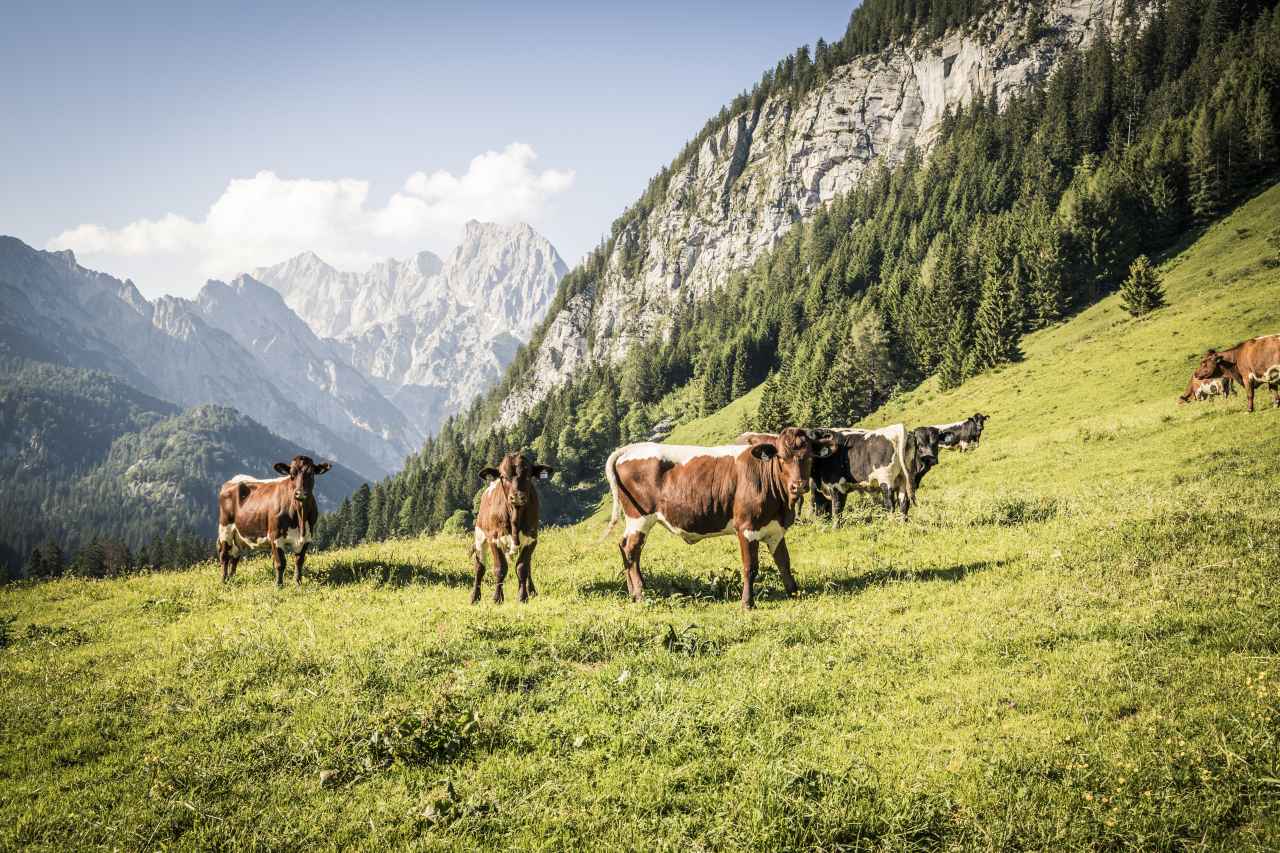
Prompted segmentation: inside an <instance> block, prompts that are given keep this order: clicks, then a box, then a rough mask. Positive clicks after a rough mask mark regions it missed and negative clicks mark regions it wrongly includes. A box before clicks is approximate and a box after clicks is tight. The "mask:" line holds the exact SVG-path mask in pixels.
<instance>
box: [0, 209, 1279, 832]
mask: <svg viewBox="0 0 1280 853" xmlns="http://www.w3.org/2000/svg"><path fill="white" fill-rule="evenodd" d="M1277 223H1280V187H1275V188H1272V189H1271V190H1269V191H1268V192H1266V193H1264V194H1263V195H1261V196H1259V197H1258V198H1256V199H1254V200H1253V201H1252V202H1250V203H1249V204H1247V205H1245V206H1243V207H1242V208H1240V209H1239V210H1237V211H1236V212H1235V213H1234V214H1233V215H1232V216H1230V217H1228V218H1227V219H1225V220H1224V221H1222V222H1220V223H1218V224H1216V225H1214V226H1213V227H1212V228H1210V229H1209V230H1208V231H1207V232H1205V233H1204V234H1203V235H1200V236H1199V238H1198V239H1197V240H1196V241H1195V242H1194V243H1191V242H1190V241H1189V246H1188V247H1187V248H1186V249H1185V251H1182V252H1181V253H1176V254H1174V255H1172V256H1171V257H1169V258H1167V259H1163V265H1162V267H1161V269H1162V271H1163V273H1164V280H1165V285H1166V289H1167V298H1168V302H1169V304H1168V306H1167V307H1165V308H1163V309H1160V310H1159V311H1157V312H1156V313H1155V314H1153V315H1152V316H1150V317H1148V318H1146V319H1143V320H1141V321H1137V320H1133V319H1131V318H1129V317H1128V316H1127V315H1126V314H1124V312H1123V311H1122V309H1121V308H1120V306H1119V304H1118V299H1117V298H1116V297H1111V298H1108V299H1106V300H1104V301H1103V302H1102V303H1100V304H1099V305H1097V306H1095V307H1093V308H1090V309H1089V310H1087V311H1085V312H1083V313H1082V314H1080V315H1078V316H1077V317H1075V318H1073V319H1072V320H1071V321H1070V322H1068V323H1065V324H1062V325H1060V326H1058V327H1055V328H1052V329H1049V330H1046V331H1043V332H1039V333H1036V334H1034V335H1031V336H1029V337H1028V338H1026V339H1025V340H1024V344H1023V351H1024V354H1025V358H1024V360H1022V361H1021V362H1019V363H1016V364H1013V365H1009V366H1006V367H1005V368H1003V369H1001V370H999V371H996V372H994V373H991V374H988V375H984V376H982V377H979V378H977V379H974V380H972V381H970V382H968V383H966V384H965V385H964V386H963V387H961V388H959V389H956V390H954V391H951V392H947V393H942V392H939V391H938V390H937V388H936V386H935V385H934V384H933V383H932V382H930V383H927V384H925V385H924V386H922V387H921V388H919V389H916V390H915V391H914V392H912V393H910V394H907V395H904V396H903V397H901V398H900V399H896V400H895V401H893V403H892V404H891V405H889V406H888V407H886V409H885V410H884V411H883V412H882V413H880V414H879V415H878V416H877V417H876V418H875V419H874V422H875V424H876V425H878V424H880V423H888V422H895V421H899V420H905V421H906V422H907V423H908V424H911V425H918V424H923V423H937V422H942V421H953V420H957V419H959V418H962V417H964V416H967V415H969V414H971V413H972V412H974V411H976V410H981V411H982V412H984V413H986V414H988V415H990V416H991V420H990V422H989V423H988V425H987V430H986V433H985V436H984V440H983V443H982V446H981V447H980V448H979V449H978V450H977V451H975V452H972V453H969V454H959V453H948V454H945V455H944V457H943V462H942V465H941V466H940V467H939V468H937V469H936V470H934V471H933V472H931V473H930V474H929V477H928V478H927V480H926V481H925V484H924V486H923V487H922V489H921V491H920V495H919V497H920V504H919V506H918V507H917V508H916V511H915V512H914V514H913V516H912V520H911V522H910V523H909V524H905V525H904V524H902V523H900V522H897V521H896V520H894V519H892V518H890V517H888V516H886V515H885V514H884V513H883V512H882V511H881V510H879V509H878V508H877V507H876V505H875V503H874V502H872V501H870V500H866V501H862V502H859V501H853V502H852V505H851V507H850V509H849V511H848V512H847V513H846V518H845V523H844V525H843V526H842V527H841V528H840V529H838V530H835V531H832V530H830V529H828V528H827V527H824V526H819V525H816V524H813V523H803V524H800V525H798V526H797V527H796V528H793V530H792V532H791V534H790V535H789V537H788V541H789V542H790V545H791V553H792V559H793V562H794V565H795V573H796V577H797V580H798V581H799V582H800V585H801V588H802V594H801V596H800V597H799V598H798V599H795V600H789V599H786V598H785V597H784V596H783V594H782V589H781V583H780V581H779V579H778V576H777V574H776V572H775V571H774V570H773V568H772V564H771V563H769V562H768V560H767V558H765V560H764V563H765V565H764V569H763V571H762V575H763V582H762V584H761V594H760V598H759V609H758V610H757V611H755V612H753V613H743V612H742V611H741V610H740V609H739V608H738V606H737V604H736V600H737V597H738V595H739V591H740V587H739V580H738V578H739V562H738V549H737V546H736V544H735V543H734V542H733V540H732V539H720V540H711V541H707V542H703V543H701V544H699V545H696V546H687V545H684V544H683V543H681V542H679V541H678V540H676V539H675V538H674V537H671V536H668V535H666V534H665V533H663V532H661V531H655V533H654V535H653V536H652V538H651V539H650V542H649V545H648V547H647V548H646V551H645V555H644V567H645V571H646V574H647V575H648V578H649V579H650V582H651V586H650V588H649V591H648V592H649V599H648V601H647V602H646V603H645V604H644V605H641V606H636V605H632V604H629V603H628V602H627V600H626V598H625V594H624V583H623V580H622V577H621V575H620V571H619V569H620V560H619V558H618V552H617V547H616V543H615V542H614V541H613V539H612V538H611V539H610V540H608V541H602V539H601V533H602V531H603V528H604V520H603V519H604V513H603V512H602V513H597V514H596V516H594V517H593V518H591V519H588V520H587V521H586V522H584V523H582V524H580V525H577V526H575V527H570V528H563V529H555V530H548V531H544V534H543V536H542V537H541V539H540V544H539V546H538V551H537V554H536V557H535V560H534V577H535V579H536V582H537V586H538V590H539V592H540V595H539V597H538V598H536V599H534V601H533V602H531V603H530V604H529V605H527V606H520V605H518V604H516V603H514V592H515V582H514V576H511V577H509V578H508V589H507V593H508V602H507V603H506V604H504V605H502V606H500V607H499V606H495V605H494V604H492V602H491V601H490V600H489V598H488V595H489V594H490V593H491V591H492V585H491V583H486V588H485V593H486V598H485V599H484V600H483V601H482V603H481V604H480V605H479V606H477V607H471V606H469V605H468V603H467V599H468V594H469V589H470V583H471V576H470V569H469V563H468V557H467V543H468V539H467V538H464V537H447V536H441V537H435V538H430V539H419V540H410V541H399V542H393V543H386V544H381V545H369V546H364V547H360V548H356V549H352V550H346V551H336V552H329V553H324V554H318V555H315V556H314V557H313V558H312V559H311V561H310V564H309V566H308V577H307V581H306V583H305V585H304V587H303V588H302V589H301V590H298V589H294V588H292V587H286V588H285V589H284V590H282V591H278V590H276V589H275V587H274V584H273V578H272V574H271V570H270V567H269V564H268V561H267V560H266V559H265V558H261V559H257V560H254V561H250V562H247V563H242V564H241V566H240V572H239V576H238V577H237V578H236V580H235V582H234V583H233V584H231V585H230V586H223V585H222V584H221V583H220V582H219V580H218V570H217V568H216V567H215V566H214V565H213V564H212V563H211V564H208V565H205V566H203V567H200V568H198V569H196V570H192V571H188V572H182V573H167V574H155V575H148V576H138V577H132V578H127V579H122V580H114V581H83V580H62V581H57V582H51V583H42V584H35V585H17V586H11V587H8V588H4V589H3V590H0V646H2V647H0V726H2V727H3V729H2V733H3V736H2V737H0V848H6V849H24V850H41V849H44V850H65V849H68V848H78V847H111V848H126V849H135V848H148V849H149V848H159V847H173V848H208V847H215V848H224V849H298V848H302V847H306V848H368V849H383V848H387V847H398V846H407V847H418V848H422V849H453V850H469V849H476V848H481V847H499V848H516V849H540V850H561V849H587V848H589V849H634V850H744V849H761V848H763V849H818V850H832V849H867V850H881V849H886V850H897V849H920V848H944V849H1070V850H1102V849H1134V850H1188V849H1197V850H1198V849H1218V850H1248V849H1258V850H1263V849H1277V847H1280V660H1278V659H1277V654H1278V652H1280V609H1278V608H1280V595H1278V593H1280V411H1278V410H1276V409H1273V408H1271V407H1270V405H1269V403H1270V399H1269V395H1266V394H1265V392H1263V394H1262V395H1260V396H1259V403H1260V405H1259V411H1258V412H1257V413H1256V414H1254V415H1252V416H1250V415H1248V414H1246V413H1245V412H1244V402H1243V398H1242V397H1236V398H1233V399H1232V400H1229V401H1225V402H1224V401H1216V402H1207V403H1199V404H1191V405H1187V406H1179V405H1177V404H1176V402H1175V398H1176V396H1177V395H1178V394H1179V393H1181V391H1182V390H1183V388H1184V387H1185V385H1186V380H1187V377H1188V375H1189V373H1190V370H1191V369H1192V367H1193V366H1194V363H1195V362H1196V361H1197V358H1198V354H1199V353H1201V352H1202V351H1203V350H1204V349H1205V348H1206V347H1208V346H1210V345H1218V346H1224V345H1231V344H1234V343H1236V342H1238V341H1239V340H1241V339H1243V338H1245V337H1248V336H1250V335H1253V334H1261V333H1267V332H1277V331H1280V299H1278V298H1277V297H1278V296H1280V269H1276V268H1272V267H1271V266H1269V264H1268V258H1269V257H1270V256H1271V254H1272V250H1271V249H1270V248H1268V246H1267V244H1266V241H1265V239H1264V238H1265V236H1266V235H1267V234H1268V233H1269V232H1270V231H1271V230H1272V229H1274V228H1275V227H1276V225H1277ZM755 393H758V391H757V392H755ZM751 396H752V399H754V396H755V394H753V395H751ZM751 405H754V404H753V403H752V402H751V401H750V400H747V401H738V402H737V403H734V404H731V405H730V406H729V407H727V409H726V410H724V411H722V412H721V413H719V414H717V415H715V416H712V417H710V418H706V419H703V420H700V421H695V422H693V423H690V424H686V425H684V426H682V427H680V428H679V430H677V432H676V434H675V435H673V436H672V438H671V440H672V441H699V442H715V441H719V440H723V439H726V438H729V437H731V436H732V435H734V434H735V433H736V432H737V431H738V429H739V428H740V426H741V421H742V416H743V414H744V412H746V411H747V409H748V408H749V407H750V406H751Z"/></svg>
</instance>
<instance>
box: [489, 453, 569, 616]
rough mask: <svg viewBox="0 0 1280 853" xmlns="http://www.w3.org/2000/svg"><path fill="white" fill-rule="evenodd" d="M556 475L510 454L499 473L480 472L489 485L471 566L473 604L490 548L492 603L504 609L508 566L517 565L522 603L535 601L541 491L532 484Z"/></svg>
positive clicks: (547, 468)
mask: <svg viewBox="0 0 1280 853" xmlns="http://www.w3.org/2000/svg"><path fill="white" fill-rule="evenodd" d="M554 470H555V469H553V468H551V467H550V466H548V465H538V464H535V463H534V461H533V460H532V459H530V458H529V457H528V456H526V455H524V454H523V453H508V454H507V455H506V456H504V457H502V461H501V462H500V463H499V464H498V467H496V468H493V467H488V468H484V469H482V470H481V471H480V479H482V480H485V481H487V482H488V483H489V487H488V488H487V489H485V490H484V495H483V496H482V497H481V498H480V512H479V514H478V515H477V516H476V534H475V542H474V543H473V544H472V546H471V561H472V564H473V566H474V568H475V571H476V581H475V585H474V586H473V587H472V588H471V603H472V604H475V603H477V602H478V601H479V600H480V582H481V581H482V580H484V552H485V548H486V546H488V550H489V553H490V554H491V555H492V557H493V579H494V582H495V583H496V584H497V585H496V586H495V587H494V590H493V601H494V603H495V604H501V603H502V600H503V593H502V584H503V581H505V580H506V578H507V562H508V561H511V562H513V563H515V564H516V580H517V582H518V583H519V585H520V602H521V603H522V604H523V603H524V602H526V601H528V600H529V597H530V596H533V595H537V594H538V591H537V589H535V588H534V586H533V571H532V567H533V549H534V548H536V547H538V490H537V488H536V487H535V486H534V484H533V481H534V480H545V479H547V478H548V477H550V476H551V473H552V472H553V471H554Z"/></svg>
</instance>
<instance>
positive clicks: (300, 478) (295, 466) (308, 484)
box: [271, 456, 330, 501]
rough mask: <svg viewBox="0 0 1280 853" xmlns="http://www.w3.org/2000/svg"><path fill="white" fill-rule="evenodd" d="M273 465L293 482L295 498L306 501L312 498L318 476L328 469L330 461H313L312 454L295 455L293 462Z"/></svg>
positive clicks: (278, 472) (279, 472) (277, 471)
mask: <svg viewBox="0 0 1280 853" xmlns="http://www.w3.org/2000/svg"><path fill="white" fill-rule="evenodd" d="M271 467H273V468H275V469H276V473H277V474H283V475H284V476H285V477H287V478H288V480H289V482H290V483H292V484H293V497H294V500H298V501H306V500H309V499H310V498H311V492H312V490H313V489H314V488H315V485H316V477H319V476H320V475H321V474H323V473H325V472H326V471H328V470H329V468H330V465H329V463H328V462H313V461H312V460H311V457H310V456H295V457H293V461H292V462H277V463H276V464H275V465H273V466H271Z"/></svg>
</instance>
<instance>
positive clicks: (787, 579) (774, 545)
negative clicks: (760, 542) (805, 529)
mask: <svg viewBox="0 0 1280 853" xmlns="http://www.w3.org/2000/svg"><path fill="white" fill-rule="evenodd" d="M769 551H770V552H771V553H772V554H773V562H775V563H776V564H777V565H778V574H780V575H781V576H782V586H783V587H784V588H785V589H786V590H787V595H795V594H796V593H797V592H799V591H800V587H799V585H797V584H796V579H795V577H794V576H793V575H792V574H791V552H789V551H788V550H787V540H786V539H785V538H783V537H781V536H779V537H778V541H776V542H771V543H769Z"/></svg>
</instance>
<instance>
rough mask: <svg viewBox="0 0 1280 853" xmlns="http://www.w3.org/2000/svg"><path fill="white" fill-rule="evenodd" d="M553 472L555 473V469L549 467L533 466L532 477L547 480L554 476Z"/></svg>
mask: <svg viewBox="0 0 1280 853" xmlns="http://www.w3.org/2000/svg"><path fill="white" fill-rule="evenodd" d="M555 472H556V469H555V468H552V467H551V466H550V465H534V466H533V475H534V476H535V477H537V478H538V479H539V480H548V479H550V478H551V475H552V474H554V473H555Z"/></svg>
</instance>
